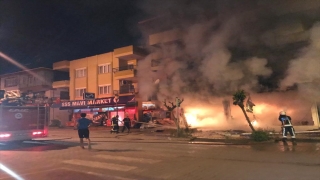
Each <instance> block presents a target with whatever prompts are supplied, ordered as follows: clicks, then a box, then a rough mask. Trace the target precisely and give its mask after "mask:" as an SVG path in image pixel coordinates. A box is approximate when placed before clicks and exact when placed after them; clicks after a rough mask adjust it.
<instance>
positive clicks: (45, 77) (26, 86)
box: [0, 67, 69, 122]
mask: <svg viewBox="0 0 320 180" xmlns="http://www.w3.org/2000/svg"><path fill="white" fill-rule="evenodd" d="M53 81H54V71H53V70H52V69H49V68H44V67H40V68H35V69H27V70H23V71H19V72H15V73H9V74H3V75H1V76H0V89H1V90H5V91H6V96H9V97H10V96H11V97H21V96H25V97H28V99H29V100H28V101H27V105H38V104H39V105H44V104H52V103H54V102H55V101H60V99H68V91H69V89H68V88H63V87H62V88H59V87H58V88H52V83H53ZM53 119H58V120H60V121H61V122H67V121H68V115H67V114H66V112H63V111H55V110H54V109H51V110H50V120H53Z"/></svg>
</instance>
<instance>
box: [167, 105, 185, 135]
mask: <svg viewBox="0 0 320 180" xmlns="http://www.w3.org/2000/svg"><path fill="white" fill-rule="evenodd" d="M176 100H177V99H176ZM183 101H184V99H182V100H180V99H178V101H177V102H176V104H175V103H173V102H170V101H169V102H168V103H169V104H167V101H166V100H164V101H163V105H164V106H165V107H166V108H167V110H168V111H169V112H170V115H171V117H172V119H173V121H174V122H175V124H176V127H177V133H179V131H180V122H179V117H175V115H174V109H175V108H176V107H180V105H181V104H182V102H183ZM182 113H184V111H182ZM177 115H178V116H180V115H179V114H178V113H177ZM182 117H183V118H182V120H183V123H184V125H185V126H186V130H188V129H189V127H188V123H187V121H186V119H185V117H184V114H182Z"/></svg>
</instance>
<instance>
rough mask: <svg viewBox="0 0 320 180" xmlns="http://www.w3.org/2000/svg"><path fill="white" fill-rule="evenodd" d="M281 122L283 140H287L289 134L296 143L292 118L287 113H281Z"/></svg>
mask: <svg viewBox="0 0 320 180" xmlns="http://www.w3.org/2000/svg"><path fill="white" fill-rule="evenodd" d="M279 121H280V122H281V124H282V140H283V141H286V140H287V134H288V133H289V134H290V136H291V140H292V141H293V142H295V140H296V135H295V131H294V128H293V125H292V123H291V117H290V116H287V115H286V112H284V111H281V112H280V115H279Z"/></svg>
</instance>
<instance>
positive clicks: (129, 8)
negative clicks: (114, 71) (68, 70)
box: [0, 0, 143, 74]
mask: <svg viewBox="0 0 320 180" xmlns="http://www.w3.org/2000/svg"><path fill="white" fill-rule="evenodd" d="M137 2H138V1H136V0H64V1H63V0H48V1H46V0H1V1H0V52H3V53H5V54H7V55H8V56H10V57H12V58H13V59H15V60H16V61H18V62H20V63H22V64H23V65H25V66H27V67H29V68H35V67H52V63H53V62H56V61H61V60H73V59H78V58H82V57H88V56H92V55H96V54H101V53H105V52H109V51H112V50H113V49H114V48H118V47H122V46H126V45H131V44H135V43H136V42H138V41H137V40H138V39H139V31H138V30H137V22H138V21H140V20H142V19H143V15H142V13H141V12H140V10H139V8H138V6H137ZM18 70H19V69H18V68H15V67H14V66H13V65H10V64H9V63H8V62H6V61H5V60H4V59H1V58H0V74H3V73H7V72H15V71H18Z"/></svg>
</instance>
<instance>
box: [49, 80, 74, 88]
mask: <svg viewBox="0 0 320 180" xmlns="http://www.w3.org/2000/svg"><path fill="white" fill-rule="evenodd" d="M69 86H70V81H69V80H63V81H54V82H53V83H52V88H67V87H69Z"/></svg>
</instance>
